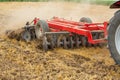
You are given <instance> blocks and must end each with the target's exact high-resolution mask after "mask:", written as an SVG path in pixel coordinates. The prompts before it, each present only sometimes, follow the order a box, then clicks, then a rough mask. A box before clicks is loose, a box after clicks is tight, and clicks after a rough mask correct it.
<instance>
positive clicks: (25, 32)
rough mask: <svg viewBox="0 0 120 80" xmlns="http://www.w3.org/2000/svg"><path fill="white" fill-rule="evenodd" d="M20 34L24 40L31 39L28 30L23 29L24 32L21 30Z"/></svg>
mask: <svg viewBox="0 0 120 80" xmlns="http://www.w3.org/2000/svg"><path fill="white" fill-rule="evenodd" d="M21 36H22V39H23V40H25V41H26V42H29V41H30V40H31V34H30V32H29V31H26V30H25V31H24V32H22V34H21Z"/></svg>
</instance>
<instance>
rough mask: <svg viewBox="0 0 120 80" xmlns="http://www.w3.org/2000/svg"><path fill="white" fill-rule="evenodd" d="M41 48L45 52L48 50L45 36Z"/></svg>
mask: <svg viewBox="0 0 120 80" xmlns="http://www.w3.org/2000/svg"><path fill="white" fill-rule="evenodd" d="M43 50H44V51H45V52H46V51H48V41H47V37H46V36H44V37H43Z"/></svg>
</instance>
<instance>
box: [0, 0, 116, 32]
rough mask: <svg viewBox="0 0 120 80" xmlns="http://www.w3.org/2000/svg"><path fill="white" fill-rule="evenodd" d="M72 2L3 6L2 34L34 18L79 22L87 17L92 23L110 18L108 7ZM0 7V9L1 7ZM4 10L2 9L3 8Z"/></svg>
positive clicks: (111, 12) (88, 1) (110, 12)
mask: <svg viewBox="0 0 120 80" xmlns="http://www.w3.org/2000/svg"><path fill="white" fill-rule="evenodd" d="M84 3H85V1H81V3H72V2H37V3H32V2H28V3H14V2H13V3H12V4H5V3H4V5H2V6H7V9H5V10H8V13H7V14H6V15H7V16H9V17H8V18H5V19H4V21H3V22H6V24H4V23H3V24H2V25H3V26H0V27H4V28H2V30H1V29H0V30H1V31H2V32H4V31H6V30H9V29H18V28H21V27H23V26H24V25H25V23H26V22H27V21H30V22H31V21H32V20H33V19H34V17H38V18H40V19H44V20H46V19H51V18H52V17H53V16H57V17H60V18H65V19H72V20H75V21H79V19H80V18H81V17H89V18H91V19H92V20H93V22H104V21H108V20H109V19H110V18H111V14H113V13H114V11H115V10H114V11H111V10H110V9H109V7H108V6H101V5H91V4H90V0H87V3H88V4H84ZM2 6H1V7H2ZM3 9H4V8H3Z"/></svg>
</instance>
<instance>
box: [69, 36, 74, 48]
mask: <svg viewBox="0 0 120 80" xmlns="http://www.w3.org/2000/svg"><path fill="white" fill-rule="evenodd" d="M69 41H70V42H69V43H70V44H69V47H70V48H71V49H73V48H74V40H73V37H72V36H71V37H70V38H69Z"/></svg>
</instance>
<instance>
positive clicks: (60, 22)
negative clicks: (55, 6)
mask: <svg viewBox="0 0 120 80" xmlns="http://www.w3.org/2000/svg"><path fill="white" fill-rule="evenodd" d="M47 23H48V25H49V28H50V29H51V32H59V31H68V32H70V33H74V34H78V35H82V36H85V37H87V38H88V42H89V43H91V44H96V43H103V42H105V38H106V36H107V25H108V23H107V22H104V23H85V22H75V21H71V20H66V19H61V18H58V17H54V18H53V19H52V20H48V21H47ZM92 31H103V32H104V38H103V39H96V40H93V37H92Z"/></svg>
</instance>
